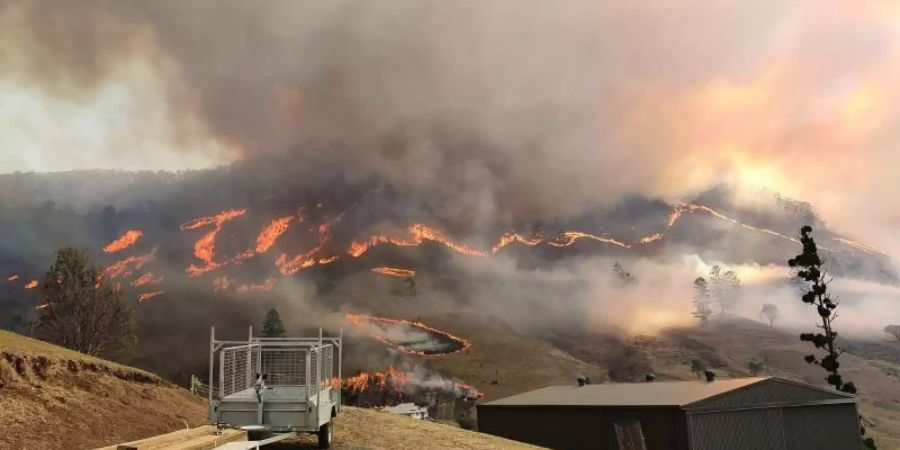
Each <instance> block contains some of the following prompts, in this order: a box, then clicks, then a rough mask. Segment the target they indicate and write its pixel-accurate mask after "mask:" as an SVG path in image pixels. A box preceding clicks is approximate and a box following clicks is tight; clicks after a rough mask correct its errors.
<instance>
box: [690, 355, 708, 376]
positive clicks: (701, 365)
mask: <svg viewBox="0 0 900 450" xmlns="http://www.w3.org/2000/svg"><path fill="white" fill-rule="evenodd" d="M707 366H708V365H707V364H706V361H703V360H702V359H695V360H693V361H691V372H694V374H695V375H697V379H700V375H703V372H706V368H707Z"/></svg>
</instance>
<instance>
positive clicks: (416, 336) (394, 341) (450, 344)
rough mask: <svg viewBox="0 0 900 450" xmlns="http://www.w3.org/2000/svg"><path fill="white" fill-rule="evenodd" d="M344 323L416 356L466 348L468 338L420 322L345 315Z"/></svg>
mask: <svg viewBox="0 0 900 450" xmlns="http://www.w3.org/2000/svg"><path fill="white" fill-rule="evenodd" d="M345 318H346V319H347V322H349V323H350V324H351V325H353V326H355V327H358V328H361V329H363V330H364V331H365V332H367V333H368V334H370V335H371V336H372V337H374V338H375V339H377V340H379V341H381V342H383V343H385V344H387V345H390V346H392V347H395V348H397V349H398V350H400V351H401V352H403V353H407V354H410V355H419V356H432V355H446V354H451V353H457V352H461V351H463V350H466V349H468V348H469V346H470V345H471V344H470V343H469V341H467V340H465V339H463V338H461V337H457V336H454V335H452V334H450V333H448V332H446V331H441V330H438V329H436V328H432V327H429V326H428V325H425V324H424V323H422V322H412V321H409V320H403V319H390V318H387V317H376V316H365V315H361V314H347V315H346V316H345Z"/></svg>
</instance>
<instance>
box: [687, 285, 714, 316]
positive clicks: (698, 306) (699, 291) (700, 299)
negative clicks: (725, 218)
mask: <svg viewBox="0 0 900 450" xmlns="http://www.w3.org/2000/svg"><path fill="white" fill-rule="evenodd" d="M691 315H693V316H694V317H696V318H698V319H700V324H701V325H706V323H707V322H708V321H709V316H710V315H712V309H711V308H710V307H709V285H708V284H707V283H706V280H705V279H703V277H697V279H696V280H694V311H693V312H692V313H691Z"/></svg>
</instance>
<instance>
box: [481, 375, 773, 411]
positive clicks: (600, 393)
mask: <svg viewBox="0 0 900 450" xmlns="http://www.w3.org/2000/svg"><path fill="white" fill-rule="evenodd" d="M767 379H768V378H734V379H728V380H716V381H712V382H707V381H699V380H698V381H654V382H652V383H619V384H591V385H587V386H581V387H579V386H548V387H545V388H541V389H537V390H534V391H529V392H524V393H522V394H518V395H513V396H511V397H506V398H501V399H499V400H494V401H492V402H488V403H485V404H484V406H682V405H687V404H690V403H694V402H697V401H699V400H703V399H705V398H709V397H712V396H715V395H719V394H722V393H725V392H728V391H732V390H735V389H739V388H742V387H745V386H749V385H751V384H755V383H759V382H760V381H763V380H767Z"/></svg>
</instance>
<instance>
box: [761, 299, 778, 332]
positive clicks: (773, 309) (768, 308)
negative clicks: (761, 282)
mask: <svg viewBox="0 0 900 450" xmlns="http://www.w3.org/2000/svg"><path fill="white" fill-rule="evenodd" d="M759 314H760V315H763V316H766V318H767V319H769V326H770V327H774V326H775V320H776V319H778V317H779V316H780V315H781V312H780V311H778V305H775V304H772V303H766V304H764V305H763V306H762V309H761V310H760V311H759Z"/></svg>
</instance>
